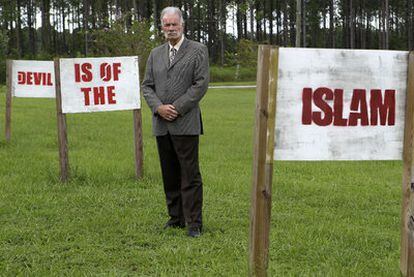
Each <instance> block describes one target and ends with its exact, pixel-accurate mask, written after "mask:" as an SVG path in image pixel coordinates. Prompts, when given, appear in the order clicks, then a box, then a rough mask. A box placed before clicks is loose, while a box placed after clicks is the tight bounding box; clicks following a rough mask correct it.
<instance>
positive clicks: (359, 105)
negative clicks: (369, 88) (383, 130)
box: [349, 89, 368, 126]
mask: <svg viewBox="0 0 414 277" xmlns="http://www.w3.org/2000/svg"><path fill="white" fill-rule="evenodd" d="M351 111H359V112H350V113H349V126H356V125H357V124H358V120H361V126H367V125H368V111H367V99H366V91H365V89H354V93H353V94H352V100H351Z"/></svg>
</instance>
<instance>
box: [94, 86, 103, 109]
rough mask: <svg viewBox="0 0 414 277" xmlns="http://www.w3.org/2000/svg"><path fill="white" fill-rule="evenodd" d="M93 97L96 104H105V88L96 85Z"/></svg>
mask: <svg viewBox="0 0 414 277" xmlns="http://www.w3.org/2000/svg"><path fill="white" fill-rule="evenodd" d="M93 99H94V104H95V105H104V104H105V88H104V87H94V88H93Z"/></svg>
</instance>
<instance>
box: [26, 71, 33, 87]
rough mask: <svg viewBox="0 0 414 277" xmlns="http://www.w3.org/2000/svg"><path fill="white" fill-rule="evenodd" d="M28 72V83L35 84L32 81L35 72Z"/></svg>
mask: <svg viewBox="0 0 414 277" xmlns="http://www.w3.org/2000/svg"><path fill="white" fill-rule="evenodd" d="M26 74H27V76H26V83H27V84H28V85H33V83H32V74H33V72H27V73H26Z"/></svg>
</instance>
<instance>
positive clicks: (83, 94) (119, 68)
mask: <svg viewBox="0 0 414 277" xmlns="http://www.w3.org/2000/svg"><path fill="white" fill-rule="evenodd" d="M60 82H61V95H62V112H63V113H82V112H100V111H118V110H133V109H139V108H140V107H141V103H140V91H139V74H138V57H136V56H135V57H112V58H77V59H60Z"/></svg>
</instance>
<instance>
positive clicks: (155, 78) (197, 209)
mask: <svg viewBox="0 0 414 277" xmlns="http://www.w3.org/2000/svg"><path fill="white" fill-rule="evenodd" d="M161 27H162V31H163V33H164V36H165V38H166V40H167V42H166V43H165V44H163V45H161V46H158V47H156V48H154V49H153V50H152V51H151V54H150V56H149V57H148V61H147V67H146V72H145V78H144V81H143V82H142V91H143V94H144V97H145V100H146V101H147V103H148V106H149V107H150V109H151V111H152V114H153V118H152V124H153V134H154V135H155V136H156V140H157V147H158V154H159V158H160V163H161V171H162V178H163V183H164V192H165V196H166V200H167V208H168V214H169V216H170V219H169V220H168V222H167V223H166V224H165V226H164V228H173V227H175V228H184V227H185V226H186V225H187V231H188V235H189V236H190V237H198V236H200V234H201V231H202V204H203V190H202V181H201V174H200V169H199V165H198V144H199V135H200V134H202V132H203V127H202V122H201V112H200V107H199V104H198V103H199V101H200V100H201V98H202V97H203V96H204V94H205V93H206V91H207V88H208V81H209V65H208V51H207V47H206V46H205V45H203V44H201V43H198V42H195V41H192V40H189V39H186V38H185V37H184V35H183V29H184V20H183V17H182V13H181V11H180V10H179V9H178V8H176V7H167V8H165V9H163V10H162V12H161Z"/></svg>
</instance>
